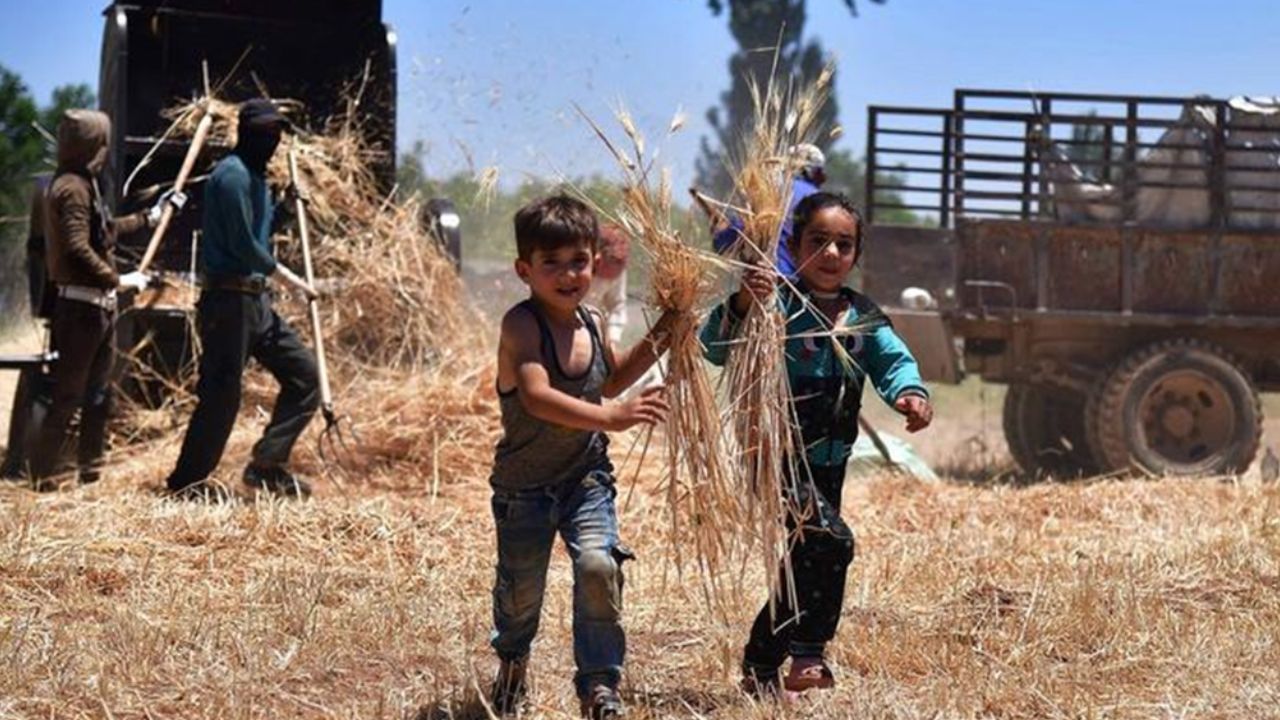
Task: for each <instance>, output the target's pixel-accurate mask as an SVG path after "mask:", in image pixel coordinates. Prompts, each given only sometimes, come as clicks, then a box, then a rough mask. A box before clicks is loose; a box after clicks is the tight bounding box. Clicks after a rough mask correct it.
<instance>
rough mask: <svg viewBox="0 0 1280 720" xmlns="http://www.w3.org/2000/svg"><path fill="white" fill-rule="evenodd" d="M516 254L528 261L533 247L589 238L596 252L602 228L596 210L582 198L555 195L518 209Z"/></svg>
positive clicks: (547, 248) (557, 245)
mask: <svg viewBox="0 0 1280 720" xmlns="http://www.w3.org/2000/svg"><path fill="white" fill-rule="evenodd" d="M515 226H516V254H517V255H518V256H519V257H520V259H521V260H524V261H526V262H527V261H528V260H529V259H530V258H531V257H532V255H533V251H534V250H542V251H544V252H545V251H550V250H556V249H559V248H561V247H564V246H566V245H575V244H577V243H580V242H586V243H588V244H589V245H590V246H591V253H592V254H593V255H594V254H595V252H596V249H597V248H598V247H599V235H600V228H599V225H598V223H597V221H596V214H595V213H593V212H591V208H589V207H587V205H586V204H585V203H583V202H582V201H581V200H577V199H575V198H572V197H569V196H568V195H552V196H550V197H546V198H542V199H541V200H537V201H535V202H532V203H529V204H528V205H525V206H524V207H522V208H520V209H519V210H518V211H516V220H515Z"/></svg>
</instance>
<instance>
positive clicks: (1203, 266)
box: [1133, 231, 1213, 314]
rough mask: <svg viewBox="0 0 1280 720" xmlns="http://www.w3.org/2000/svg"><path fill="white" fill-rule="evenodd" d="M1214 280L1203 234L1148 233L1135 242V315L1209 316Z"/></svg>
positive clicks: (1207, 241)
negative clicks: (1138, 313)
mask: <svg viewBox="0 0 1280 720" xmlns="http://www.w3.org/2000/svg"><path fill="white" fill-rule="evenodd" d="M1212 280H1213V262H1212V257H1211V255H1210V243H1209V238H1208V237H1207V236H1206V235H1205V234H1204V233H1177V232H1158V231H1145V232H1143V233H1141V234H1139V235H1137V236H1136V237H1135V238H1134V249H1133V310H1134V312H1153V313H1177V314H1203V313H1207V312H1208V311H1209V299H1210V297H1211V287H1212Z"/></svg>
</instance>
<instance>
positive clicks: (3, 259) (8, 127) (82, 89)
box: [0, 66, 94, 319]
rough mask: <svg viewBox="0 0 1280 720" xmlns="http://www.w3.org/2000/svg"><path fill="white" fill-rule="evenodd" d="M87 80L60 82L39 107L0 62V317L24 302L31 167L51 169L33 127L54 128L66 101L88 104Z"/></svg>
mask: <svg viewBox="0 0 1280 720" xmlns="http://www.w3.org/2000/svg"><path fill="white" fill-rule="evenodd" d="M93 105H94V97H93V91H92V90H90V89H89V86H88V85H84V84H79V85H62V86H59V87H58V88H56V89H54V91H53V96H52V99H51V102H50V103H49V105H48V106H46V107H44V108H40V107H39V106H38V105H37V103H36V101H35V99H34V98H33V97H32V96H31V91H30V90H29V89H28V88H27V86H26V84H25V83H23V82H22V78H20V77H19V76H18V75H17V74H16V73H14V72H12V71H11V70H9V69H7V68H5V67H3V66H0V317H3V318H5V319H9V318H13V317H15V315H17V313H15V312H14V310H15V308H19V307H22V306H23V305H24V304H25V297H26V279H25V275H26V273H25V271H24V269H23V268H24V263H25V258H26V242H25V241H26V235H27V218H28V214H29V212H30V201H31V193H32V190H33V187H34V177H35V175H36V174H37V173H40V172H48V171H50V170H52V169H53V157H54V148H53V147H51V146H49V144H48V143H47V142H46V141H45V138H44V137H43V136H42V135H41V134H40V132H39V131H38V130H36V128H35V127H34V126H35V125H36V124H39V125H40V126H42V127H43V128H45V129H46V130H48V131H49V132H51V133H52V132H55V131H56V129H57V121H58V118H60V117H61V116H62V112H63V111H64V110H66V109H67V108H71V107H93Z"/></svg>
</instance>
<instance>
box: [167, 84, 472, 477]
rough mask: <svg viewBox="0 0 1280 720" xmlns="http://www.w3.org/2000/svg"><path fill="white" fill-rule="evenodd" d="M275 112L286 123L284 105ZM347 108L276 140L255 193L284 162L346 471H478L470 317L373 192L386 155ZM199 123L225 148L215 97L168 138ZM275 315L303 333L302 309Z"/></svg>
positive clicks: (414, 229) (280, 174)
mask: <svg viewBox="0 0 1280 720" xmlns="http://www.w3.org/2000/svg"><path fill="white" fill-rule="evenodd" d="M279 104H280V105H281V106H282V107H283V108H284V109H285V112H286V114H288V113H289V112H290V111H291V109H293V108H296V107H297V105H296V104H295V103H290V102H288V101H282V102H280V103H279ZM358 105H359V102H358V98H353V99H352V101H351V102H350V103H349V104H348V111H347V112H346V113H345V114H344V115H341V116H339V117H336V118H332V119H330V121H329V122H328V124H327V125H326V126H325V127H324V128H323V129H321V130H319V131H316V132H310V131H306V130H302V129H295V130H294V131H292V132H290V133H287V134H286V136H285V138H284V139H283V141H282V143H281V147H280V149H279V150H277V152H276V154H275V156H274V157H273V159H272V162H271V164H270V166H269V167H268V182H269V183H270V184H271V185H272V186H273V187H274V188H276V189H277V190H283V189H284V188H285V187H287V186H288V184H289V172H288V165H287V157H288V153H289V151H290V150H292V151H294V152H295V153H296V155H297V160H298V170H299V176H300V179H299V185H300V188H299V189H300V191H301V192H302V193H303V196H304V197H305V198H306V201H307V202H306V207H307V212H308V217H309V220H310V222H311V227H312V243H313V245H314V247H313V249H312V253H313V262H314V263H315V268H316V274H317V276H318V277H320V278H322V279H324V280H327V281H328V282H327V283H326V284H327V285H329V286H330V288H331V289H332V296H331V297H328V298H322V299H321V310H322V323H323V326H324V335H325V338H324V339H325V343H326V349H327V351H328V353H327V354H328V357H329V361H330V364H331V367H330V371H331V373H332V376H333V382H334V388H335V405H337V407H338V410H339V411H340V412H342V413H344V414H348V415H350V416H351V417H352V419H353V421H354V424H355V426H356V427H357V428H358V431H359V438H360V444H359V448H358V453H356V454H355V457H354V458H353V460H354V462H355V469H367V468H373V467H379V466H388V465H391V464H394V463H397V462H414V463H430V464H431V466H432V474H433V475H434V476H437V477H438V476H439V474H440V471H441V468H442V467H443V468H445V469H446V474H448V475H460V474H466V473H472V474H474V473H477V472H482V470H481V469H480V467H479V465H478V464H477V463H479V462H482V461H483V460H484V459H485V458H486V453H487V448H488V447H489V446H491V444H492V442H493V433H494V428H495V427H496V422H491V421H492V420H493V417H492V411H491V408H488V405H487V404H486V403H485V402H483V401H484V400H485V399H487V398H488V397H489V395H491V393H492V388H491V385H492V382H491V380H492V377H491V373H490V372H488V370H487V365H486V361H487V360H488V359H489V358H490V356H491V353H490V352H488V349H489V345H488V344H489V343H490V342H491V340H490V339H489V338H487V337H486V338H483V339H480V340H477V337H478V335H477V333H475V332H474V329H475V328H476V327H478V326H479V324H480V315H479V313H478V311H477V310H476V309H475V307H474V305H472V304H471V303H470V302H468V301H467V298H466V296H465V293H464V288H463V285H462V280H461V277H460V276H459V274H458V273H457V271H456V269H455V267H454V265H453V263H452V261H451V260H450V259H449V258H448V257H447V256H446V254H445V253H444V251H443V250H442V248H441V247H440V244H439V243H438V241H437V240H436V239H435V238H433V237H431V236H429V235H428V233H427V232H426V230H424V228H423V226H422V223H421V218H420V215H421V205H420V202H419V199H418V197H417V196H416V195H413V196H408V197H402V196H400V195H399V194H398V193H397V190H396V189H393V190H392V191H391V192H390V193H386V192H384V190H383V189H382V188H381V187H380V185H379V183H378V180H377V178H376V177H375V175H374V170H373V167H374V161H375V160H376V159H377V158H378V153H379V152H385V151H384V150H381V149H375V148H371V147H370V146H369V143H368V141H367V140H366V135H365V134H364V133H363V132H362V128H361V127H360V124H359V120H358V115H357V114H356V108H357V107H358ZM204 112H209V113H212V114H213V116H214V124H213V127H212V130H211V132H210V138H211V139H212V140H213V142H215V143H220V144H222V145H225V146H233V145H234V144H235V138H236V122H237V106H236V105H235V104H232V103H227V102H223V101H221V100H218V99H216V98H207V99H200V100H196V101H192V102H190V103H186V104H183V105H180V106H177V107H175V108H172V109H171V110H170V111H169V116H170V117H171V118H173V122H174V128H173V134H174V135H176V136H179V137H182V136H190V135H191V133H193V132H194V130H195V128H196V126H197V124H198V123H199V121H200V118H201V116H202V114H203V113H204ZM279 255H280V257H281V259H282V261H283V262H285V263H286V264H287V265H289V266H290V267H294V268H300V267H301V261H300V258H301V247H300V242H299V240H298V238H297V237H296V236H289V237H286V238H284V239H283V242H282V243H281V245H280V246H279ZM281 307H282V312H283V313H284V314H286V316H289V317H290V319H291V320H293V321H296V322H295V326H297V327H306V326H307V323H305V322H303V321H302V318H303V317H304V316H303V313H304V312H305V307H304V306H303V305H302V303H301V302H292V303H285V304H283V305H282V306H281ZM263 390H264V394H265V393H270V392H271V391H270V389H269V388H265V387H264V388H263ZM250 392H253V387H252V386H251V387H250Z"/></svg>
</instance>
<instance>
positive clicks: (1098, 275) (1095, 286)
mask: <svg viewBox="0 0 1280 720" xmlns="http://www.w3.org/2000/svg"><path fill="white" fill-rule="evenodd" d="M1048 255H1049V265H1048V276H1049V277H1048V279H1049V302H1048V306H1049V307H1050V308H1052V309H1055V310H1096V311H1102V310H1109V311H1116V312H1118V311H1119V310H1120V269H1121V266H1122V262H1121V257H1120V256H1121V241H1120V231H1119V229H1117V228H1113V227H1055V228H1053V231H1052V232H1051V233H1050V235H1049V248H1048Z"/></svg>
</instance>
